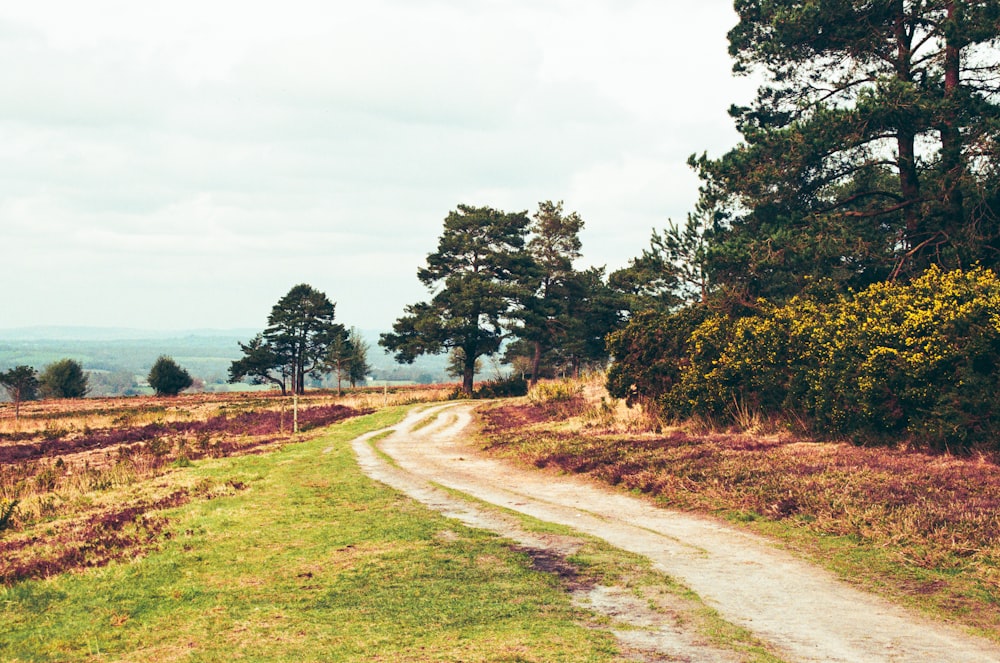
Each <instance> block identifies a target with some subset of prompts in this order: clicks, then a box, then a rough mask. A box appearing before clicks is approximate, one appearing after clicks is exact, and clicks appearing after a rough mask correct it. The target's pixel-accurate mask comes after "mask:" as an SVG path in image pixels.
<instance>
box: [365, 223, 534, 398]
mask: <svg viewBox="0 0 1000 663" xmlns="http://www.w3.org/2000/svg"><path fill="white" fill-rule="evenodd" d="M528 222H529V220H528V216H527V214H526V213H525V212H517V213H505V212H501V211H498V210H495V209H492V208H489V207H470V206H468V205H459V207H458V210H456V211H454V212H451V213H450V214H449V215H448V216H447V217H446V218H445V220H444V230H443V232H442V233H441V237H440V238H439V240H438V249H437V251H435V252H434V253H432V254H430V255H428V256H427V264H426V266H425V267H423V268H421V269H420V270H419V271H418V272H417V277H418V278H419V279H420V281H421V283H423V284H424V285H425V286H427V287H428V288H429V289H431V290H432V291H433V292H435V294H434V296H433V298H432V299H431V300H430V301H429V302H418V303H416V304H411V305H408V306H407V307H406V309H405V315H403V316H402V317H401V318H399V319H398V320H397V321H396V322H395V324H393V327H392V328H393V331H392V332H391V333H387V334H383V335H382V338H381V340H380V341H379V344H380V345H382V346H383V347H385V348H386V349H387V350H389V351H391V352H394V353H395V356H396V360H397V361H399V362H404V363H412V362H413V361H414V359H416V357H418V356H420V355H423V354H440V353H442V352H448V351H450V350H452V349H455V348H461V349H462V351H463V353H464V354H463V356H464V358H465V364H464V366H463V376H462V378H463V380H462V382H463V384H462V389H463V391H464V392H465V394H466V395H470V396H471V395H472V392H473V379H474V375H475V362H476V360H477V359H478V358H479V357H482V356H484V355H485V356H490V355H493V354H494V353H496V352H497V351H498V350H499V349H500V343H501V340H502V339H503V336H504V331H505V325H506V321H507V319H508V318H509V317H510V315H511V313H512V310H513V306H514V302H515V301H516V299H517V296H518V293H519V282H520V281H521V280H522V279H523V277H524V274H525V273H526V271H527V270H528V269H529V267H530V261H529V260H528V257H527V255H526V254H525V251H524V242H525V232H526V228H527V227H528Z"/></svg>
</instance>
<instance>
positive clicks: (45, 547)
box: [0, 490, 189, 585]
mask: <svg viewBox="0 0 1000 663" xmlns="http://www.w3.org/2000/svg"><path fill="white" fill-rule="evenodd" d="M188 500H189V497H188V491H186V490H177V491H174V492H173V493H171V494H170V495H167V496H165V497H162V498H160V499H158V500H154V501H138V502H136V503H134V504H131V505H128V506H124V507H120V508H119V509H117V510H109V511H102V512H99V513H94V514H91V515H88V516H85V517H83V518H81V519H77V520H75V521H71V522H70V523H68V524H65V525H63V526H61V527H59V528H58V529H57V531H56V532H55V533H54V534H53V535H51V536H48V537H46V539H45V540H40V539H39V538H38V537H37V536H30V537H26V538H23V539H20V540H18V539H14V540H11V541H4V540H0V582H2V583H4V584H8V585H9V584H13V583H15V582H18V581H20V580H25V579H28V578H46V577H49V576H52V575H55V574H57V573H64V572H66V571H69V570H71V569H78V568H84V567H96V566H105V565H106V564H108V563H109V562H112V561H114V560H122V559H131V558H133V557H136V556H137V555H140V554H142V553H143V552H144V551H145V550H148V549H149V548H150V547H151V546H152V545H153V544H154V542H155V541H156V539H157V537H158V536H159V535H160V534H161V532H162V531H163V528H164V527H165V526H166V524H167V519H166V518H164V517H163V516H161V515H148V514H150V512H156V511H160V510H163V509H169V508H171V507H175V506H180V505H181V504H185V503H186V502H188Z"/></svg>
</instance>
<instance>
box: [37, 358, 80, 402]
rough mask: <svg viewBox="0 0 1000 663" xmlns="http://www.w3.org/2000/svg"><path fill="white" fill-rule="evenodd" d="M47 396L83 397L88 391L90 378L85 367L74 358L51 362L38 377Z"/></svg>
mask: <svg viewBox="0 0 1000 663" xmlns="http://www.w3.org/2000/svg"><path fill="white" fill-rule="evenodd" d="M38 382H39V385H40V391H41V394H42V396H43V397H45V398H83V397H84V396H86V395H87V392H88V385H87V382H88V378H87V375H86V374H85V373H84V372H83V367H82V366H81V365H80V363H79V362H78V361H75V360H73V359H61V360H59V361H57V362H54V363H52V364H49V365H48V366H46V367H45V370H44V371H42V374H41V376H40V377H39V378H38Z"/></svg>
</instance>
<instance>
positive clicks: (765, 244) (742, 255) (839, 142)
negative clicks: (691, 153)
mask: <svg viewBox="0 0 1000 663" xmlns="http://www.w3.org/2000/svg"><path fill="white" fill-rule="evenodd" d="M735 9H736V12H737V14H738V16H739V22H738V24H737V25H736V26H735V27H734V28H733V29H732V31H731V32H730V33H729V42H730V54H731V55H732V56H733V57H734V58H735V67H734V69H735V71H736V72H737V73H749V72H753V73H756V74H758V75H760V76H762V77H763V79H764V84H763V85H762V86H761V87H760V88H759V90H758V95H757V98H756V99H755V100H754V101H753V103H751V104H750V105H749V106H747V107H737V108H733V109H732V110H731V113H732V114H733V116H734V117H735V119H736V124H737V128H738V129H739V130H740V132H741V133H742V135H743V142H742V143H741V144H740V145H738V146H737V147H736V148H734V149H733V150H731V151H730V152H729V153H727V154H725V155H723V156H722V157H721V158H718V159H708V158H706V157H700V158H692V160H691V164H692V165H693V166H694V167H695V168H696V169H697V170H698V171H699V174H700V176H701V178H702V180H703V182H704V185H703V187H702V199H701V202H700V203H699V207H700V208H701V209H704V210H711V211H712V213H713V215H714V220H713V227H712V237H711V241H710V246H709V247H708V250H707V252H706V253H705V256H706V265H707V269H708V272H709V274H710V275H711V276H712V280H713V282H714V283H715V284H716V285H717V286H719V287H720V288H721V290H722V291H723V292H724V293H725V295H726V297H727V299H729V300H730V301H735V302H737V303H739V304H741V305H744V306H753V304H754V301H755V300H756V299H757V298H759V297H764V298H766V299H768V300H769V301H772V302H775V303H782V302H785V301H788V299H790V298H791V297H793V296H795V295H797V294H799V293H800V292H801V291H802V290H803V289H804V288H806V287H807V286H808V285H809V282H810V280H812V281H816V280H819V279H828V280H829V281H830V282H831V283H833V284H835V286H836V288H837V289H838V290H839V291H840V292H846V291H848V290H849V289H852V288H853V289H855V290H860V289H862V288H865V287H867V286H868V285H870V284H872V283H876V282H879V281H883V280H887V279H894V278H898V277H903V278H914V277H916V276H919V275H920V274H921V273H922V271H923V270H924V269H926V267H927V266H928V265H930V264H938V265H942V266H945V267H952V268H954V267H959V266H963V265H970V264H974V263H976V262H978V263H979V264H982V265H984V266H993V265H996V264H997V263H998V258H997V256H998V255H1000V254H998V252H997V247H998V244H1000V222H998V219H1000V214H998V213H997V212H998V211H1000V208H998V206H997V193H996V192H997V189H998V173H997V168H996V166H995V164H992V163H988V162H989V161H991V159H990V158H989V157H987V156H986V155H988V154H993V153H994V152H995V150H996V144H997V140H998V136H1000V122H998V118H1000V103H998V102H1000V81H998V79H997V78H996V77H994V76H988V75H985V74H984V73H985V72H987V71H995V70H996V67H997V65H998V64H1000V57H998V53H1000V52H998V51H997V49H996V44H997V42H998V39H1000V20H998V16H1000V2H997V1H996V0H985V1H982V2H961V3H960V2H946V1H943V0H933V1H930V2H895V3H885V2H876V3H872V2H861V1H859V0H848V1H846V2H826V3H801V2H773V1H771V0H739V1H738V2H736V3H735Z"/></svg>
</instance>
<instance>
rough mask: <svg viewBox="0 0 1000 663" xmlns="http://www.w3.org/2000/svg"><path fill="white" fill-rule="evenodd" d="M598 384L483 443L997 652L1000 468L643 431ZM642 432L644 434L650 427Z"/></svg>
mask: <svg viewBox="0 0 1000 663" xmlns="http://www.w3.org/2000/svg"><path fill="white" fill-rule="evenodd" d="M600 391H601V390H597V389H594V388H593V385H587V384H585V383H577V384H575V385H574V384H563V385H559V384H552V385H549V386H548V387H544V386H543V388H542V389H541V390H539V391H537V392H535V394H533V396H534V399H533V402H524V403H521V404H510V403H498V404H497V405H496V406H495V408H494V409H493V410H491V411H488V412H487V413H486V424H485V428H484V445H486V446H487V448H488V449H489V450H490V451H491V452H492V453H494V454H498V455H501V456H505V457H509V458H513V459H516V460H518V461H520V462H522V463H525V464H530V465H533V466H536V467H539V468H547V469H548V471H557V472H568V473H573V474H586V475H589V476H592V477H594V478H595V479H597V480H600V481H603V482H606V483H608V484H611V485H616V486H619V487H621V488H622V489H625V490H630V491H634V492H637V493H642V494H646V495H650V496H652V497H654V498H656V499H657V501H659V502H660V503H661V504H663V505H664V506H668V507H671V508H677V509H683V510H690V511H696V512H702V513H709V514H712V515H715V516H718V517H722V518H725V519H728V520H730V521H732V522H734V523H736V524H739V525H741V526H744V527H748V528H750V529H753V530H756V531H758V532H760V533H764V534H766V535H768V536H770V537H772V538H774V539H776V540H777V541H779V542H781V543H782V544H783V545H785V546H786V547H788V548H790V549H792V550H795V551H797V552H798V553H800V554H802V555H803V556H805V557H807V558H810V559H812V560H814V561H816V562H818V563H820V564H822V565H825V566H827V567H828V568H830V569H832V570H834V571H835V572H836V573H837V574H838V575H840V576H841V577H843V578H845V579H847V580H848V581H849V582H852V583H855V584H857V585H860V586H862V587H865V588H867V589H869V590H872V591H874V592H876V593H879V594H881V595H884V596H887V597H890V598H892V599H893V600H895V601H897V602H899V603H902V604H905V605H909V606H911V607H915V608H917V609H920V610H923V611H925V612H927V613H930V614H932V615H935V616H936V617H938V618H941V619H944V620H948V621H953V622H956V623H958V624H962V625H965V626H967V627H969V628H970V629H972V630H973V631H975V632H978V633H980V634H982V635H985V636H986V637H989V638H992V639H994V640H997V641H1000V468H998V466H997V462H996V460H995V459H994V458H991V457H987V456H984V455H975V456H965V457H959V456H953V455H947V454H940V453H937V454H935V453H926V452H923V451H921V450H919V449H904V448H898V449H893V448H865V447H858V446H854V445H851V444H849V443H845V442H841V443H813V442H809V441H807V440H801V439H797V438H795V437H794V436H792V435H789V434H766V435H765V434H749V433H730V432H720V431H715V432H711V431H708V432H706V431H684V430H680V429H667V430H663V431H662V432H655V430H650V429H651V428H655V427H656V426H658V425H659V424H658V422H655V421H652V422H648V421H647V422H643V421H642V418H641V416H640V415H637V413H636V412H626V411H625V410H624V409H623V407H622V406H621V404H617V405H616V404H614V403H611V402H609V401H607V399H606V398H605V399H602V398H601V397H600ZM647 424H648V425H647Z"/></svg>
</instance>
